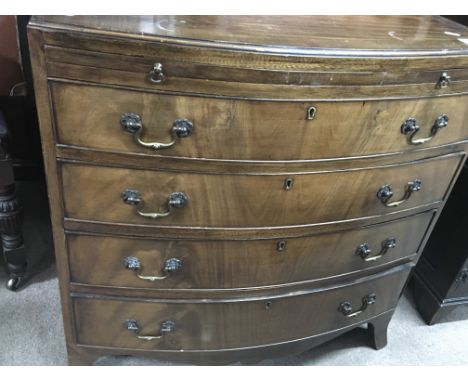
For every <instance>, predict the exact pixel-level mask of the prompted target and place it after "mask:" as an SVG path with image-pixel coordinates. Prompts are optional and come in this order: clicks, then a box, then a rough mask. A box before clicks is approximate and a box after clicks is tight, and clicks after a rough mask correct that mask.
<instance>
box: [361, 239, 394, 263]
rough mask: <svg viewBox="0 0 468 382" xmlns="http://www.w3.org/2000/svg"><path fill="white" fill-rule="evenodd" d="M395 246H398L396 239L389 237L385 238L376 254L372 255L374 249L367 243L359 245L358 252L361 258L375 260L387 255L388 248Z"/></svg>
mask: <svg viewBox="0 0 468 382" xmlns="http://www.w3.org/2000/svg"><path fill="white" fill-rule="evenodd" d="M395 247H396V239H394V238H389V239H385V240H384V241H383V242H382V249H381V250H380V252H379V253H377V254H376V255H375V256H371V254H372V250H371V249H370V248H369V244H367V243H363V244H361V245H360V246H359V247H357V249H356V254H357V255H359V256H361V258H362V259H363V260H364V261H375V260H378V259H380V258H381V257H382V256H383V255H385V254H386V253H387V252H388V250H390V249H392V248H395Z"/></svg>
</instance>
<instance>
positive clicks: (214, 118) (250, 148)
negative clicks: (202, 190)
mask: <svg viewBox="0 0 468 382" xmlns="http://www.w3.org/2000/svg"><path fill="white" fill-rule="evenodd" d="M50 87H51V92H52V100H53V103H54V109H55V127H56V133H57V140H58V143H59V144H63V145H70V146H78V147H86V148H92V149H96V150H104V151H112V152H122V153H131V154H135V155H136V154H138V155H141V154H144V155H150V156H151V155H153V156H164V157H179V158H180V157H186V158H205V159H220V160H253V161H287V160H312V159H321V158H340V157H348V156H360V155H370V154H379V153H385V154H387V153H396V152H404V151H409V150H413V149H415V148H416V147H418V148H420V147H432V146H437V145H443V144H447V143H450V142H456V141H459V140H461V139H465V138H466V137H467V134H466V129H464V126H466V124H467V123H468V109H467V108H465V107H464V104H465V103H466V100H467V98H466V97H464V96H455V97H445V98H427V99H418V100H393V101H368V102H312V103H311V102H266V101H245V100H230V99H216V98H205V97H196V96H192V97H191V96H175V95H164V94H151V93H143V92H136V91H128V90H120V89H119V90H117V89H109V88H103V87H97V86H96V87H92V86H85V85H72V84H64V83H52V84H51V85H50ZM83 110H86V112H83ZM309 110H310V112H309ZM125 113H132V114H133V116H127V117H126V119H124V125H125V126H126V129H124V128H122V126H121V118H122V116H123V115H124V114H125ZM444 114H445V115H447V116H448V118H449V121H448V125H447V126H446V127H444V128H441V129H439V130H437V129H436V130H433V127H434V124H435V121H436V120H437V119H438V117H440V116H442V115H444ZM138 117H139V118H140V122H138ZM409 118H415V120H416V124H417V126H419V128H420V130H419V131H418V132H417V133H415V135H414V136H413V137H412V138H411V139H413V140H418V139H420V138H426V137H430V136H431V134H432V133H431V132H432V131H434V132H435V131H437V133H436V134H435V135H434V136H433V138H432V139H431V140H430V141H428V142H425V143H424V144H419V145H413V144H409V141H408V139H409V137H410V135H411V134H410V133H408V134H402V131H401V130H402V125H404V124H405V122H406V121H407V120H408V119H409ZM187 121H189V122H190V123H188V122H187ZM132 123H133V124H132ZM140 126H141V127H140ZM411 126H412V125H411ZM411 126H409V127H408V129H410V130H411V129H412V127H411ZM135 131H136V132H135ZM351 131H352V133H350V132H351ZM174 132H178V133H179V135H180V137H179V136H178V135H177V134H175V133H174ZM188 134H189V135H188ZM184 135H188V136H184ZM137 137H138V139H140V141H142V142H145V143H147V142H158V143H172V142H174V144H173V145H172V146H171V147H166V148H161V149H154V148H153V147H145V146H143V145H142V144H141V143H138V142H137Z"/></svg>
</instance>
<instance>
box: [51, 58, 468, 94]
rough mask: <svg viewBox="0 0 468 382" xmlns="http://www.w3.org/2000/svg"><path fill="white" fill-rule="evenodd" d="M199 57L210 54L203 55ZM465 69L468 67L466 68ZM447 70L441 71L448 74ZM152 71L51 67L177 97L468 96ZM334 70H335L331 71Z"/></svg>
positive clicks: (457, 89) (462, 88)
mask: <svg viewBox="0 0 468 382" xmlns="http://www.w3.org/2000/svg"><path fill="white" fill-rule="evenodd" d="M198 54H201V55H203V54H206V53H204V52H199V53H198ZM465 65H468V63H467V64H465ZM446 67H447V66H441V67H439V68H436V69H434V70H437V71H438V72H439V76H437V77H440V74H442V73H443V72H445V71H446V70H447V69H446ZM150 70H151V67H149V68H147V70H145V71H142V72H130V71H122V70H116V69H102V68H99V67H94V66H80V65H73V64H63V63H57V62H51V63H49V64H48V65H47V71H48V73H49V75H50V78H51V79H52V80H55V81H59V80H63V79H66V80H73V81H80V82H84V83H92V84H94V85H98V84H105V85H108V86H112V87H123V88H130V89H138V90H145V91H152V92H172V93H175V94H181V95H183V94H193V95H198V96H205V97H206V96H208V97H210V98H229V99H248V100H273V101H283V100H285V101H294V100H297V101H308V102H315V101H321V100H330V101H338V100H340V101H354V100H356V101H366V100H372V99H413V98H421V97H441V96H447V95H459V94H467V93H468V81H464V80H461V81H453V82H452V83H451V84H450V86H448V87H445V88H439V87H438V86H437V82H434V83H424V82H423V83H414V84H396V85H381V84H375V85H348V86H344V85H342V84H339V83H337V82H335V83H334V84H333V85H325V86H317V85H294V84H291V85H285V84H269V83H267V84H262V83H261V84H257V83H239V82H232V81H212V80H206V79H198V78H186V77H173V78H170V79H168V80H167V81H165V82H163V83H159V84H158V83H152V82H150V81H149V80H148V73H149V71H150ZM330 70H333V68H331V69H330ZM416 77H417V75H416Z"/></svg>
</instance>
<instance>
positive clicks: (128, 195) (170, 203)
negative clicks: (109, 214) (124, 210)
mask: <svg viewBox="0 0 468 382" xmlns="http://www.w3.org/2000/svg"><path fill="white" fill-rule="evenodd" d="M120 197H121V199H122V200H123V202H124V203H126V204H130V205H132V206H139V208H137V209H136V212H137V213H138V215H140V216H142V217H144V218H147V219H160V218H163V217H166V216H169V215H170V214H171V213H172V211H173V209H174V208H181V207H184V206H185V205H186V204H187V202H188V198H187V195H185V194H184V193H183V192H173V193H172V194H170V195H169V198H168V199H167V204H166V211H163V212H144V211H142V209H143V208H144V206H145V202H144V200H143V198H142V197H141V194H140V192H139V191H137V190H134V189H130V188H128V189H126V190H125V191H123V192H122V194H121V195H120Z"/></svg>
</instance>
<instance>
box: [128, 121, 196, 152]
mask: <svg viewBox="0 0 468 382" xmlns="http://www.w3.org/2000/svg"><path fill="white" fill-rule="evenodd" d="M120 125H121V126H122V128H123V129H124V130H125V131H127V132H129V133H130V134H133V137H134V138H135V141H136V142H137V143H138V144H139V145H140V146H143V147H148V148H151V149H153V150H161V149H167V148H169V147H172V146H174V144H175V143H176V142H177V139H178V138H186V137H189V136H191V135H192V133H193V129H194V126H193V123H192V122H190V121H189V120H188V119H176V120H175V121H174V123H173V124H172V128H171V137H172V140H171V141H170V142H167V143H162V142H145V141H144V140H143V139H142V135H143V119H142V118H141V116H140V115H139V114H135V113H123V114H122V115H121V117H120Z"/></svg>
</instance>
